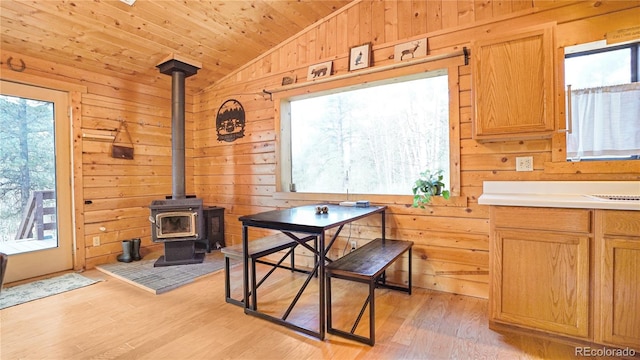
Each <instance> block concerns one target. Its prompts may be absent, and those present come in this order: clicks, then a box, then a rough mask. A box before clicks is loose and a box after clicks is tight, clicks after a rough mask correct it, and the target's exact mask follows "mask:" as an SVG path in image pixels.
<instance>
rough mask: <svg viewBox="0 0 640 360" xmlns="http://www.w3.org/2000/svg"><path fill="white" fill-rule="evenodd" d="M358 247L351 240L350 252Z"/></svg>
mask: <svg viewBox="0 0 640 360" xmlns="http://www.w3.org/2000/svg"><path fill="white" fill-rule="evenodd" d="M357 247H358V243H357V242H356V241H355V240H351V251H353V250H355V249H356V248H357Z"/></svg>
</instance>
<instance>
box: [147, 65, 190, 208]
mask: <svg viewBox="0 0 640 360" xmlns="http://www.w3.org/2000/svg"><path fill="white" fill-rule="evenodd" d="M157 67H158V68H159V69H160V72H161V73H163V74H165V75H171V180H172V190H171V198H172V199H184V198H186V189H185V177H186V175H185V79H186V78H187V77H189V76H191V75H195V74H196V73H197V72H198V69H199V68H198V67H195V66H193V65H190V64H187V63H184V62H182V61H179V60H175V59H171V60H168V61H165V62H164V63H162V64H159V65H158V66H157Z"/></svg>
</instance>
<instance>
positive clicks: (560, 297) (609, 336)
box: [489, 206, 640, 351]
mask: <svg viewBox="0 0 640 360" xmlns="http://www.w3.org/2000/svg"><path fill="white" fill-rule="evenodd" d="M490 272H491V284H490V286H491V289H490V296H489V302H490V314H489V315H490V322H491V324H492V325H494V324H497V325H503V326H502V327H501V328H505V325H506V328H508V329H509V328H513V329H520V330H523V331H528V332H531V333H536V332H537V333H540V334H541V335H545V336H549V335H550V336H560V337H562V338H563V339H565V340H567V339H576V340H579V341H581V343H584V342H585V341H587V342H591V343H596V344H602V345H609V346H617V347H629V348H631V349H634V350H635V351H639V350H640V211H618V210H593V209H563V208H531V207H510V206H492V207H491V246H490Z"/></svg>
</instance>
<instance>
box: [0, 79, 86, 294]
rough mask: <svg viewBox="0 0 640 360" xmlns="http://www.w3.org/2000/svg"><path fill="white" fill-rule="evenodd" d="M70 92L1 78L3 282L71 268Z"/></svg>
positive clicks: (0, 249)
mask: <svg viewBox="0 0 640 360" xmlns="http://www.w3.org/2000/svg"><path fill="white" fill-rule="evenodd" d="M68 108H69V106H68V96H67V93H66V92H61V91H56V90H51V89H45V88H40V87H35V86H30V85H23V84H17V83H12V82H7V81H1V82H0V111H1V114H2V116H1V117H0V197H1V198H2V201H0V252H3V253H6V254H8V255H9V262H8V265H7V273H6V274H5V283H8V282H12V281H17V280H22V279H28V278H32V277H36V276H41V275H46V274H50V273H54V272H58V271H63V270H68V269H71V268H73V257H72V251H73V248H72V244H73V222H72V201H71V197H72V184H71V181H72V176H71V175H72V172H71V169H72V168H71V136H70V135H71V126H70V119H69V116H68Z"/></svg>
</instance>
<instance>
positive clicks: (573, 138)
mask: <svg viewBox="0 0 640 360" xmlns="http://www.w3.org/2000/svg"><path fill="white" fill-rule="evenodd" d="M639 44H640V43H638V42H636V43H631V44H624V45H617V46H606V44H604V42H595V43H589V44H582V45H577V46H574V47H567V48H566V49H565V84H566V85H567V87H568V94H569V97H570V98H569V99H567V105H568V106H569V105H570V108H568V109H567V113H568V114H569V116H568V118H569V119H568V122H569V124H568V126H567V127H568V131H567V160H571V161H580V160H615V159H638V158H640V83H638V77H639V76H638V73H639V70H638V69H639V56H638V55H639Z"/></svg>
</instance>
